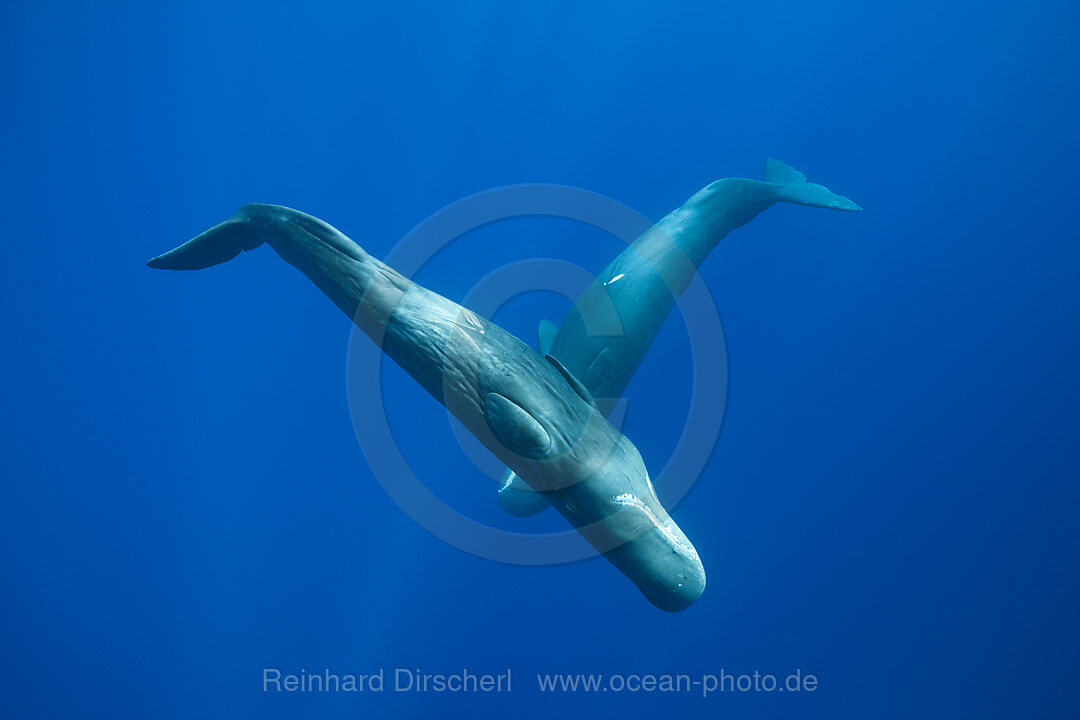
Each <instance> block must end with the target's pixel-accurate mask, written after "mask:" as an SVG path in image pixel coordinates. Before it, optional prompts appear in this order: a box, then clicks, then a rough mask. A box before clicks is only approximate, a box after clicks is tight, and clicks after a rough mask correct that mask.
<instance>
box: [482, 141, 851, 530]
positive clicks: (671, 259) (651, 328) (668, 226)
mask: <svg viewBox="0 0 1080 720" xmlns="http://www.w3.org/2000/svg"><path fill="white" fill-rule="evenodd" d="M777 202H788V203H795V204H797V205H808V206H811V207H820V208H830V209H833V210H848V211H855V210H860V209H861V208H860V207H859V206H858V205H856V204H855V203H854V202H852V201H851V200H849V199H848V198H846V197H843V196H841V195H837V194H835V193H833V192H832V191H831V190H829V189H828V188H826V187H824V186H822V185H818V184H815V183H809V182H807V181H806V176H805V175H803V174H802V173H800V172H799V171H798V170H795V169H794V168H792V167H791V166H790V165H786V164H785V163H782V162H780V161H779V160H773V159H772V158H769V159H768V160H766V162H765V179H764V181H761V180H749V179H745V178H724V179H723V180H717V181H716V182H714V183H712V184H710V185H708V186H706V187H705V188H704V189H702V190H700V191H698V192H697V193H695V194H694V195H693V196H692V197H691V198H690V199H689V200H687V201H686V202H685V203H683V204H682V205H681V206H680V207H679V208H678V209H676V210H674V211H672V212H671V213H669V214H668V215H667V216H665V217H664V218H663V219H662V220H660V222H658V223H657V224H656V225H654V226H653V227H652V228H650V229H649V230H647V231H646V232H645V233H644V234H643V235H642V236H641V237H639V238H638V239H636V240H635V241H634V242H633V243H631V244H630V246H629V247H627V248H626V250H624V251H623V252H622V253H621V254H620V255H619V256H618V257H616V258H615V259H614V260H613V261H612V262H611V264H610V265H608V266H607V268H605V269H604V271H603V272H602V273H600V276H599V277H597V278H596V280H595V281H594V282H593V283H592V284H591V285H590V286H589V287H588V288H587V289H586V290H585V292H584V293H583V294H582V296H581V298H580V299H579V300H578V301H577V303H576V304H575V305H574V307H573V308H572V309H571V310H570V312H569V313H568V315H567V317H566V319H565V320H564V321H563V324H562V327H556V326H555V325H554V323H551V322H550V321H546V320H545V321H542V322H541V323H540V328H539V332H538V342H537V345H538V347H539V349H540V352H542V353H545V354H548V353H550V354H551V355H553V356H554V357H556V358H558V359H559V361H560V362H561V363H562V364H563V366H564V367H566V369H567V370H569V371H570V372H571V373H572V374H573V375H574V376H575V377H577V378H579V379H580V380H581V382H582V384H584V385H585V387H586V388H587V389H588V390H589V392H590V393H592V395H593V396H594V397H596V398H597V400H598V401H599V403H600V406H601V407H606V408H610V407H611V405H610V404H609V403H605V401H606V400H608V401H609V400H612V399H615V398H619V397H621V396H622V394H623V391H624V390H625V389H626V386H627V384H629V382H630V379H631V378H632V377H633V376H634V373H635V372H636V371H637V368H638V366H639V365H640V364H641V361H642V360H644V358H645V355H646V353H648V351H649V347H650V346H652V343H653V340H654V339H655V338H656V334H657V333H658V332H660V327H661V326H662V325H663V324H664V320H665V319H666V318H667V316H668V313H669V312H670V311H671V308H672V306H673V305H674V303H675V299H676V298H677V297H678V296H679V294H680V293H682V292H683V290H685V289H686V288H687V286H688V285H689V284H690V280H691V279H692V278H693V276H694V273H695V272H696V271H697V268H698V266H699V265H700V264H701V263H702V262H703V261H704V260H705V258H706V257H708V256H709V253H711V252H712V250H713V248H715V247H716V246H717V245H718V244H719V243H720V241H721V240H723V239H724V237H725V236H726V235H727V234H728V233H730V232H731V231H732V230H735V229H736V228H739V227H742V226H743V225H745V224H746V223H748V222H750V221H751V220H753V219H754V218H755V217H757V216H758V215H759V214H761V213H762V212H764V211H765V210H767V209H768V208H770V207H772V206H773V205H774V204H775V203H777ZM499 504H500V505H501V506H502V507H503V509H505V510H506V511H507V512H509V513H511V514H514V515H521V516H524V515H531V514H533V513H536V512H539V511H540V510H543V509H544V508H545V507H547V505H548V503H547V500H545V499H544V497H543V496H542V495H539V494H537V493H536V492H534V491H533V490H532V488H531V487H529V485H528V484H526V483H523V482H522V481H521V478H519V477H517V476H516V475H515V474H514V473H513V471H512V470H508V471H507V472H506V473H505V474H504V476H503V481H502V484H501V485H500V486H499Z"/></svg>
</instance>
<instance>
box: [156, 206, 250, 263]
mask: <svg viewBox="0 0 1080 720" xmlns="http://www.w3.org/2000/svg"><path fill="white" fill-rule="evenodd" d="M261 244H262V240H261V239H259V238H258V237H257V233H256V232H255V229H254V228H253V227H252V226H251V223H249V222H247V221H246V220H244V219H241V218H233V219H231V220H226V221H225V222H223V223H221V224H220V225H215V226H214V227H212V228H210V229H209V230H207V231H206V232H204V233H202V234H201V235H198V236H196V237H194V238H192V239H191V240H188V241H187V242H186V243H184V244H183V245H181V246H180V247H178V248H176V249H174V250H170V251H169V252H167V253H164V254H162V255H158V256H157V257H156V258H153V259H152V260H150V261H149V262H147V263H146V264H147V265H149V266H150V267H152V268H158V269H161V270H201V269H203V268H208V267H210V266H211V265H218V264H219V263H223V262H225V261H226V260H232V259H233V258H234V257H236V256H237V255H239V254H240V251H241V250H252V249H254V248H256V247H258V246H259V245H261Z"/></svg>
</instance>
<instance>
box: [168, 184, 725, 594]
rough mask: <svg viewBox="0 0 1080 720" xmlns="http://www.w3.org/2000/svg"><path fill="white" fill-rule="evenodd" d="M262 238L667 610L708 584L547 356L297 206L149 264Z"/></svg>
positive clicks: (191, 264) (627, 458) (227, 253)
mask: <svg viewBox="0 0 1080 720" xmlns="http://www.w3.org/2000/svg"><path fill="white" fill-rule="evenodd" d="M263 243H266V244H267V245H269V246H270V247H271V248H273V249H274V250H275V251H276V252H277V254H278V255H280V256H281V257H282V259H284V260H285V261H286V262H288V263H289V264H291V265H293V266H294V267H296V268H297V269H299V270H300V271H301V272H302V273H304V274H305V275H306V276H307V277H308V278H309V279H310V280H311V281H312V282H313V283H315V285H316V286H318V287H319V289H320V290H322V291H323V292H324V293H325V294H326V295H327V296H328V297H329V298H330V299H331V300H332V301H333V302H334V303H335V304H336V305H337V306H338V307H339V308H341V310H342V311H344V312H345V314H346V315H348V316H349V317H350V318H351V319H352V321H353V322H354V323H355V324H356V325H357V326H358V327H359V328H360V329H361V330H362V331H363V332H364V333H365V334H367V336H368V337H370V338H371V339H372V340H373V341H374V342H375V343H376V344H377V345H378V346H379V347H381V348H382V350H383V352H385V353H386V354H387V355H389V356H390V357H391V358H392V359H393V360H394V361H395V362H396V363H397V364H398V365H400V366H401V367H402V368H403V369H404V370H405V371H406V372H408V373H409V374H410V375H411V376H412V377H413V378H415V379H416V380H417V382H419V383H420V384H421V385H422V386H423V387H424V388H425V389H426V390H427V391H428V392H429V393H430V394H431V395H432V396H433V397H434V398H435V399H436V400H438V401H439V402H441V403H442V404H443V405H445V406H446V408H447V409H448V410H449V411H450V412H451V413H453V414H454V416H455V417H457V418H458V420H460V421H461V423H462V424H463V425H464V426H465V427H466V428H467V429H468V430H469V431H470V432H472V433H473V435H475V436H476V437H477V439H478V440H479V441H480V442H481V443H482V444H483V445H484V446H485V447H487V448H488V449H489V450H490V451H491V452H492V453H494V454H495V455H496V456H497V457H498V458H499V459H500V460H501V461H502V462H504V463H505V464H506V465H508V466H509V467H511V468H513V471H514V473H515V475H516V476H517V477H520V478H521V479H523V480H524V481H525V482H526V483H527V484H528V485H529V487H530V488H531V489H532V490H533V491H535V492H537V493H539V494H540V495H541V496H543V497H544V498H545V499H546V501H547V502H550V503H551V504H552V505H554V506H555V508H556V509H558V511H559V512H560V513H562V515H563V516H564V517H565V518H566V519H567V520H568V521H569V522H570V524H571V525H572V526H573V527H574V528H576V529H577V530H578V532H580V533H581V535H582V536H583V537H584V538H585V539H586V540H587V541H588V542H589V543H590V544H592V545H593V547H595V548H596V549H597V550H598V551H599V552H600V553H602V554H603V555H604V557H606V558H607V559H608V560H609V561H610V562H611V563H612V564H613V565H614V566H615V567H617V568H618V569H619V570H620V571H622V573H623V574H625V575H626V576H627V577H628V578H629V579H630V580H631V581H632V582H633V583H634V584H635V585H637V587H638V588H639V589H640V590H641V592H642V594H644V595H645V597H646V598H647V599H648V600H649V601H650V602H652V603H653V604H654V605H656V606H657V607H659V608H661V609H662V610H667V611H671V612H677V611H680V610H683V609H685V608H686V607H688V606H689V605H690V604H691V603H693V602H694V601H695V600H696V599H697V598H698V597H699V596H700V595H701V593H702V591H703V590H704V588H705V571H704V568H703V567H702V564H701V560H700V559H699V558H698V554H697V551H696V550H695V549H694V546H693V545H692V544H691V543H690V541H689V540H688V539H687V537H686V535H685V534H684V533H683V531H682V530H681V529H680V528H679V526H678V525H676V524H675V522H674V521H673V520H672V519H671V517H670V516H669V515H668V513H667V511H666V510H665V509H664V508H663V506H662V505H661V504H660V501H659V500H658V499H657V497H656V493H655V491H654V490H653V486H652V483H651V481H650V480H649V474H648V472H647V471H646V469H645V464H644V462H642V459H641V455H640V454H639V453H638V450H637V448H635V447H634V445H633V443H631V442H630V440H628V439H627V438H626V437H625V436H623V435H622V433H620V432H619V431H618V430H616V429H615V428H614V427H612V425H611V424H610V423H608V421H607V420H606V419H605V418H604V415H603V414H602V413H601V412H600V410H599V409H598V408H597V405H596V402H595V401H594V400H593V398H592V395H591V394H590V393H589V391H588V390H587V389H586V388H585V386H584V385H583V384H582V383H581V381H580V380H579V379H578V378H576V377H575V376H574V375H573V373H571V372H570V371H569V370H567V369H566V367H565V366H564V365H563V364H562V363H561V362H559V361H558V360H556V359H555V358H553V357H551V356H550V355H547V356H546V357H545V356H543V355H540V354H538V353H537V352H536V351H535V350H533V349H532V348H530V347H529V346H528V345H526V344H525V343H523V342H521V341H520V340H518V339H517V338H516V337H514V336H513V335H511V334H510V333H508V332H506V331H505V330H503V329H502V328H500V327H499V326H497V325H495V324H494V323H492V322H490V321H488V320H486V319H484V318H482V317H479V316H477V315H476V314H474V313H473V312H471V311H469V310H468V309H466V308H464V307H461V306H460V305H458V304H457V303H454V302H452V301H450V300H448V299H447V298H444V297H442V296H440V295H438V294H436V293H433V292H431V291H430V290H427V289H425V288H423V287H421V286H419V285H417V284H416V283H414V282H412V281H411V280H409V279H408V278H406V277H404V276H403V275H401V274H400V273H398V272H396V271H395V270H394V269H393V268H390V267H389V266H387V265H386V264H385V263H382V262H380V261H379V260H377V259H375V258H373V257H372V256H370V255H368V254H367V253H366V252H364V251H363V250H362V249H361V248H360V247H359V246H358V245H357V244H356V243H354V242H353V241H352V240H350V239H349V238H347V237H346V236H345V235H343V234H342V233H340V232H338V231H337V230H336V229H334V228H333V227H331V226H330V225H328V224H327V223H325V222H323V221H322V220H319V219H318V218H316V217H313V216H311V215H307V214H305V213H302V212H299V211H297V210H292V209H289V208H286V207H281V206H277V205H260V204H253V205H244V206H243V207H241V208H240V210H239V211H238V212H237V213H236V215H235V216H233V217H232V218H231V219H229V220H227V221H225V222H223V223H221V224H219V225H216V226H214V227H213V228H211V229H209V230H207V231H206V232H204V233H202V234H201V235H199V236H197V237H195V238H194V239H192V240H190V241H188V242H187V243H185V244H183V245H181V246H180V247H178V248H176V249H175V250H172V251H170V252H167V253H165V254H163V255H159V256H158V257H156V258H154V259H152V260H150V262H149V263H148V265H149V266H150V267H152V268H162V269H169V270H196V269H200V268H205V267H209V266H211V265H216V264H218V263H222V262H225V261H226V260H229V259H231V258H233V257H235V256H237V255H238V254H240V252H241V251H244V250H252V249H254V248H256V247H258V246H259V245H262V244H263Z"/></svg>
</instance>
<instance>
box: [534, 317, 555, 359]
mask: <svg viewBox="0 0 1080 720" xmlns="http://www.w3.org/2000/svg"><path fill="white" fill-rule="evenodd" d="M558 334H559V327H558V326H557V325H556V324H555V323H553V322H551V321H550V320H541V321H540V325H539V326H538V327H537V328H536V349H537V350H539V351H540V354H541V355H547V354H548V353H550V352H551V346H552V345H554V344H555V336H556V335H558Z"/></svg>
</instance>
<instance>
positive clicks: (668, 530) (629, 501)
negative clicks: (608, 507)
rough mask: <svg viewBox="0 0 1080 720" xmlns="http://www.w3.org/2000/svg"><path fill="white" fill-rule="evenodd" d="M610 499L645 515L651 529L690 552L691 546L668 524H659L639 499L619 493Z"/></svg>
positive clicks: (654, 514) (653, 514)
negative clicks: (650, 524)
mask: <svg viewBox="0 0 1080 720" xmlns="http://www.w3.org/2000/svg"><path fill="white" fill-rule="evenodd" d="M651 486H652V483H650V487H651ZM612 499H613V500H614V501H615V502H617V503H618V504H620V505H630V506H632V507H635V508H637V509H638V510H640V511H642V512H643V513H645V515H647V516H648V518H649V520H651V521H652V524H653V527H655V528H656V529H657V530H659V531H660V532H661V533H663V534H664V537H666V538H667V539H668V540H670V541H671V544H672V545H675V546H676V547H678V548H681V549H682V550H683V551H685V552H690V551H691V546H690V545H687V543H685V542H683V541H682V539H681V538H680V537H679V536H678V535H677V534H676V532H675V530H674V529H673V528H672V527H671V525H669V524H668V523H663V522H660V519H659V518H658V517H656V513H654V512H653V511H652V510H651V509H649V507H648V506H647V505H646V504H645V502H644V501H643V500H642V499H641V498H639V497H637V496H636V495H634V494H633V493H619V494H618V495H616V496H615V497H614V498H612Z"/></svg>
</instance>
